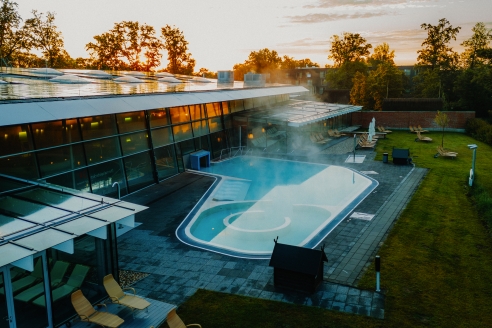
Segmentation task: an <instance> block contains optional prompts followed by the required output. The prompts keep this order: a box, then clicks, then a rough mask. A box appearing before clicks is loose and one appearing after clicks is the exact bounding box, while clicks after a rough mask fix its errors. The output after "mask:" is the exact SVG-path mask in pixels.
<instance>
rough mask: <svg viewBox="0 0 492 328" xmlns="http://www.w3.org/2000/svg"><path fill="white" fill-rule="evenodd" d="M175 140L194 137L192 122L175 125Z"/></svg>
mask: <svg viewBox="0 0 492 328" xmlns="http://www.w3.org/2000/svg"><path fill="white" fill-rule="evenodd" d="M173 134H174V141H176V142H177V141H181V140H186V139H190V138H193V133H192V131H191V124H181V125H176V126H173Z"/></svg>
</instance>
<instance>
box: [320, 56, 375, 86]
mask: <svg viewBox="0 0 492 328" xmlns="http://www.w3.org/2000/svg"><path fill="white" fill-rule="evenodd" d="M367 69H368V67H367V64H366V63H365V62H363V61H353V62H351V61H348V62H345V63H343V64H342V66H340V67H338V68H336V69H333V70H329V71H328V72H326V81H327V82H328V87H329V88H331V89H352V86H353V79H354V77H355V74H356V73H357V72H359V73H362V74H364V75H367Z"/></svg>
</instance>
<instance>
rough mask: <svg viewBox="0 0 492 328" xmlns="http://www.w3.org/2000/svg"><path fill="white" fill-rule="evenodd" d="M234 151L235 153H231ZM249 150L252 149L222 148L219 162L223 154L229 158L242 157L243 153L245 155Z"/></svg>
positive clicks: (240, 147) (243, 147)
mask: <svg viewBox="0 0 492 328" xmlns="http://www.w3.org/2000/svg"><path fill="white" fill-rule="evenodd" d="M234 150H236V151H235V152H234V153H233V151H234ZM250 150H251V151H252V149H246V146H239V147H230V148H224V149H222V150H221V151H220V156H219V161H221V160H222V155H224V154H226V155H228V157H229V158H233V157H236V156H237V155H238V154H239V155H243V151H244V152H245V153H247V152H248V151H250Z"/></svg>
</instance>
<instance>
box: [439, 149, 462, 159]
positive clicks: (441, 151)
mask: <svg viewBox="0 0 492 328" xmlns="http://www.w3.org/2000/svg"><path fill="white" fill-rule="evenodd" d="M437 152H438V153H439V156H442V157H448V158H451V159H453V158H456V156H458V153H456V152H453V151H446V150H444V149H443V148H442V147H441V146H438V147H437Z"/></svg>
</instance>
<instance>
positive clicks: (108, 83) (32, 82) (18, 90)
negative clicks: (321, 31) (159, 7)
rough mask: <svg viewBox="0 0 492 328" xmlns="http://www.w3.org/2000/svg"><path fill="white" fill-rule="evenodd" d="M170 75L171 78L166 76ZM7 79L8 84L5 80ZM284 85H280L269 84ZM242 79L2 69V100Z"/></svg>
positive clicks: (190, 87)
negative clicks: (222, 79) (218, 79)
mask: <svg viewBox="0 0 492 328" xmlns="http://www.w3.org/2000/svg"><path fill="white" fill-rule="evenodd" d="M164 77H171V78H164ZM5 82H6V83H5ZM269 86H281V84H267V85H265V87H269ZM247 87H248V86H247V85H246V86H245V85H244V83H243V82H242V81H235V82H232V83H218V82H217V80H215V79H209V78H201V77H196V76H186V75H174V77H173V76H172V74H169V73H155V74H154V73H152V72H151V73H148V72H125V71H97V70H75V69H71V70H68V69H63V70H58V71H57V70H53V69H50V68H36V69H34V68H31V69H28V68H5V67H1V68H0V100H13V99H36V98H66V97H84V96H103V95H130V94H154V93H168V92H169V93H177V92H192V91H213V90H231V89H245V88H247Z"/></svg>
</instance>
